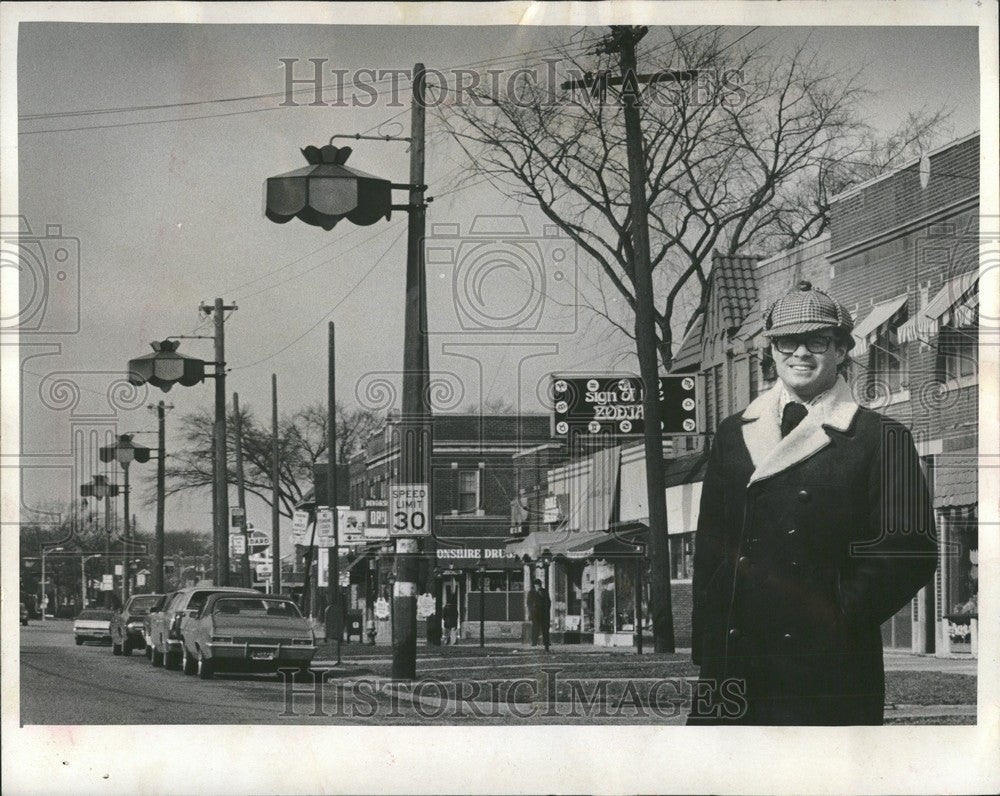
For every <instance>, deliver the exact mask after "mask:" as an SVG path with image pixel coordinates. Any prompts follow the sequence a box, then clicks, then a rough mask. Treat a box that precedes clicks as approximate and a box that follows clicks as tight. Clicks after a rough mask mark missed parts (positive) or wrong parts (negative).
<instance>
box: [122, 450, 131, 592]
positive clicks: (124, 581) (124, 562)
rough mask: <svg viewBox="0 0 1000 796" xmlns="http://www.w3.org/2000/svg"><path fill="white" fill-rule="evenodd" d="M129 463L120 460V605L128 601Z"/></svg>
mask: <svg viewBox="0 0 1000 796" xmlns="http://www.w3.org/2000/svg"><path fill="white" fill-rule="evenodd" d="M128 466H129V463H128V462H122V463H121V467H122V471H123V472H124V473H125V490H124V491H125V496H124V498H122V500H123V501H124V504H125V512H124V514H123V516H122V521H123V522H124V523H125V528H124V532H123V533H122V605H124V604H125V603H127V602H128V577H129V574H128V571H129V553H130V551H129V538H128V537H129V531H130V530H131V524H130V515H129V505H128V498H129V484H128V470H129V467H128Z"/></svg>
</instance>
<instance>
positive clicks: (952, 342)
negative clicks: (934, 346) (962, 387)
mask: <svg viewBox="0 0 1000 796" xmlns="http://www.w3.org/2000/svg"><path fill="white" fill-rule="evenodd" d="M978 331H979V330H978V329H977V328H970V329H956V328H955V327H953V326H946V327H944V328H943V329H941V335H940V337H939V338H938V340H939V342H938V366H939V368H940V370H941V375H942V377H943V378H944V380H945V381H949V380H958V379H961V378H965V377H966V376H974V375H975V374H976V372H977V370H978V367H977V361H978V356H979V354H978V350H977V342H978V341H977V338H978V336H979V334H978Z"/></svg>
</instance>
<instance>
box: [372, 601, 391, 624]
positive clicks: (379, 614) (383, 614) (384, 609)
mask: <svg viewBox="0 0 1000 796" xmlns="http://www.w3.org/2000/svg"><path fill="white" fill-rule="evenodd" d="M374 610H375V618H376V619H383V620H384V619H388V618H389V601H388V600H387V599H385V598H384V597H379V598H378V599H377V600H376V601H375V608H374Z"/></svg>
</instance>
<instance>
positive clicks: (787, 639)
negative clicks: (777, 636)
mask: <svg viewBox="0 0 1000 796" xmlns="http://www.w3.org/2000/svg"><path fill="white" fill-rule="evenodd" d="M782 638H784V639H785V641H791V640H792V634H791V633H785V635H784V636H782Z"/></svg>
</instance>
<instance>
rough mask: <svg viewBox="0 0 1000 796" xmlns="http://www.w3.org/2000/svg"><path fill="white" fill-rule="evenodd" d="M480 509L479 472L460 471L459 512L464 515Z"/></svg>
mask: <svg viewBox="0 0 1000 796" xmlns="http://www.w3.org/2000/svg"><path fill="white" fill-rule="evenodd" d="M478 509H479V470H459V471H458V510H459V511H460V512H462V513H463V514H468V513H472V512H475V511H478Z"/></svg>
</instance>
